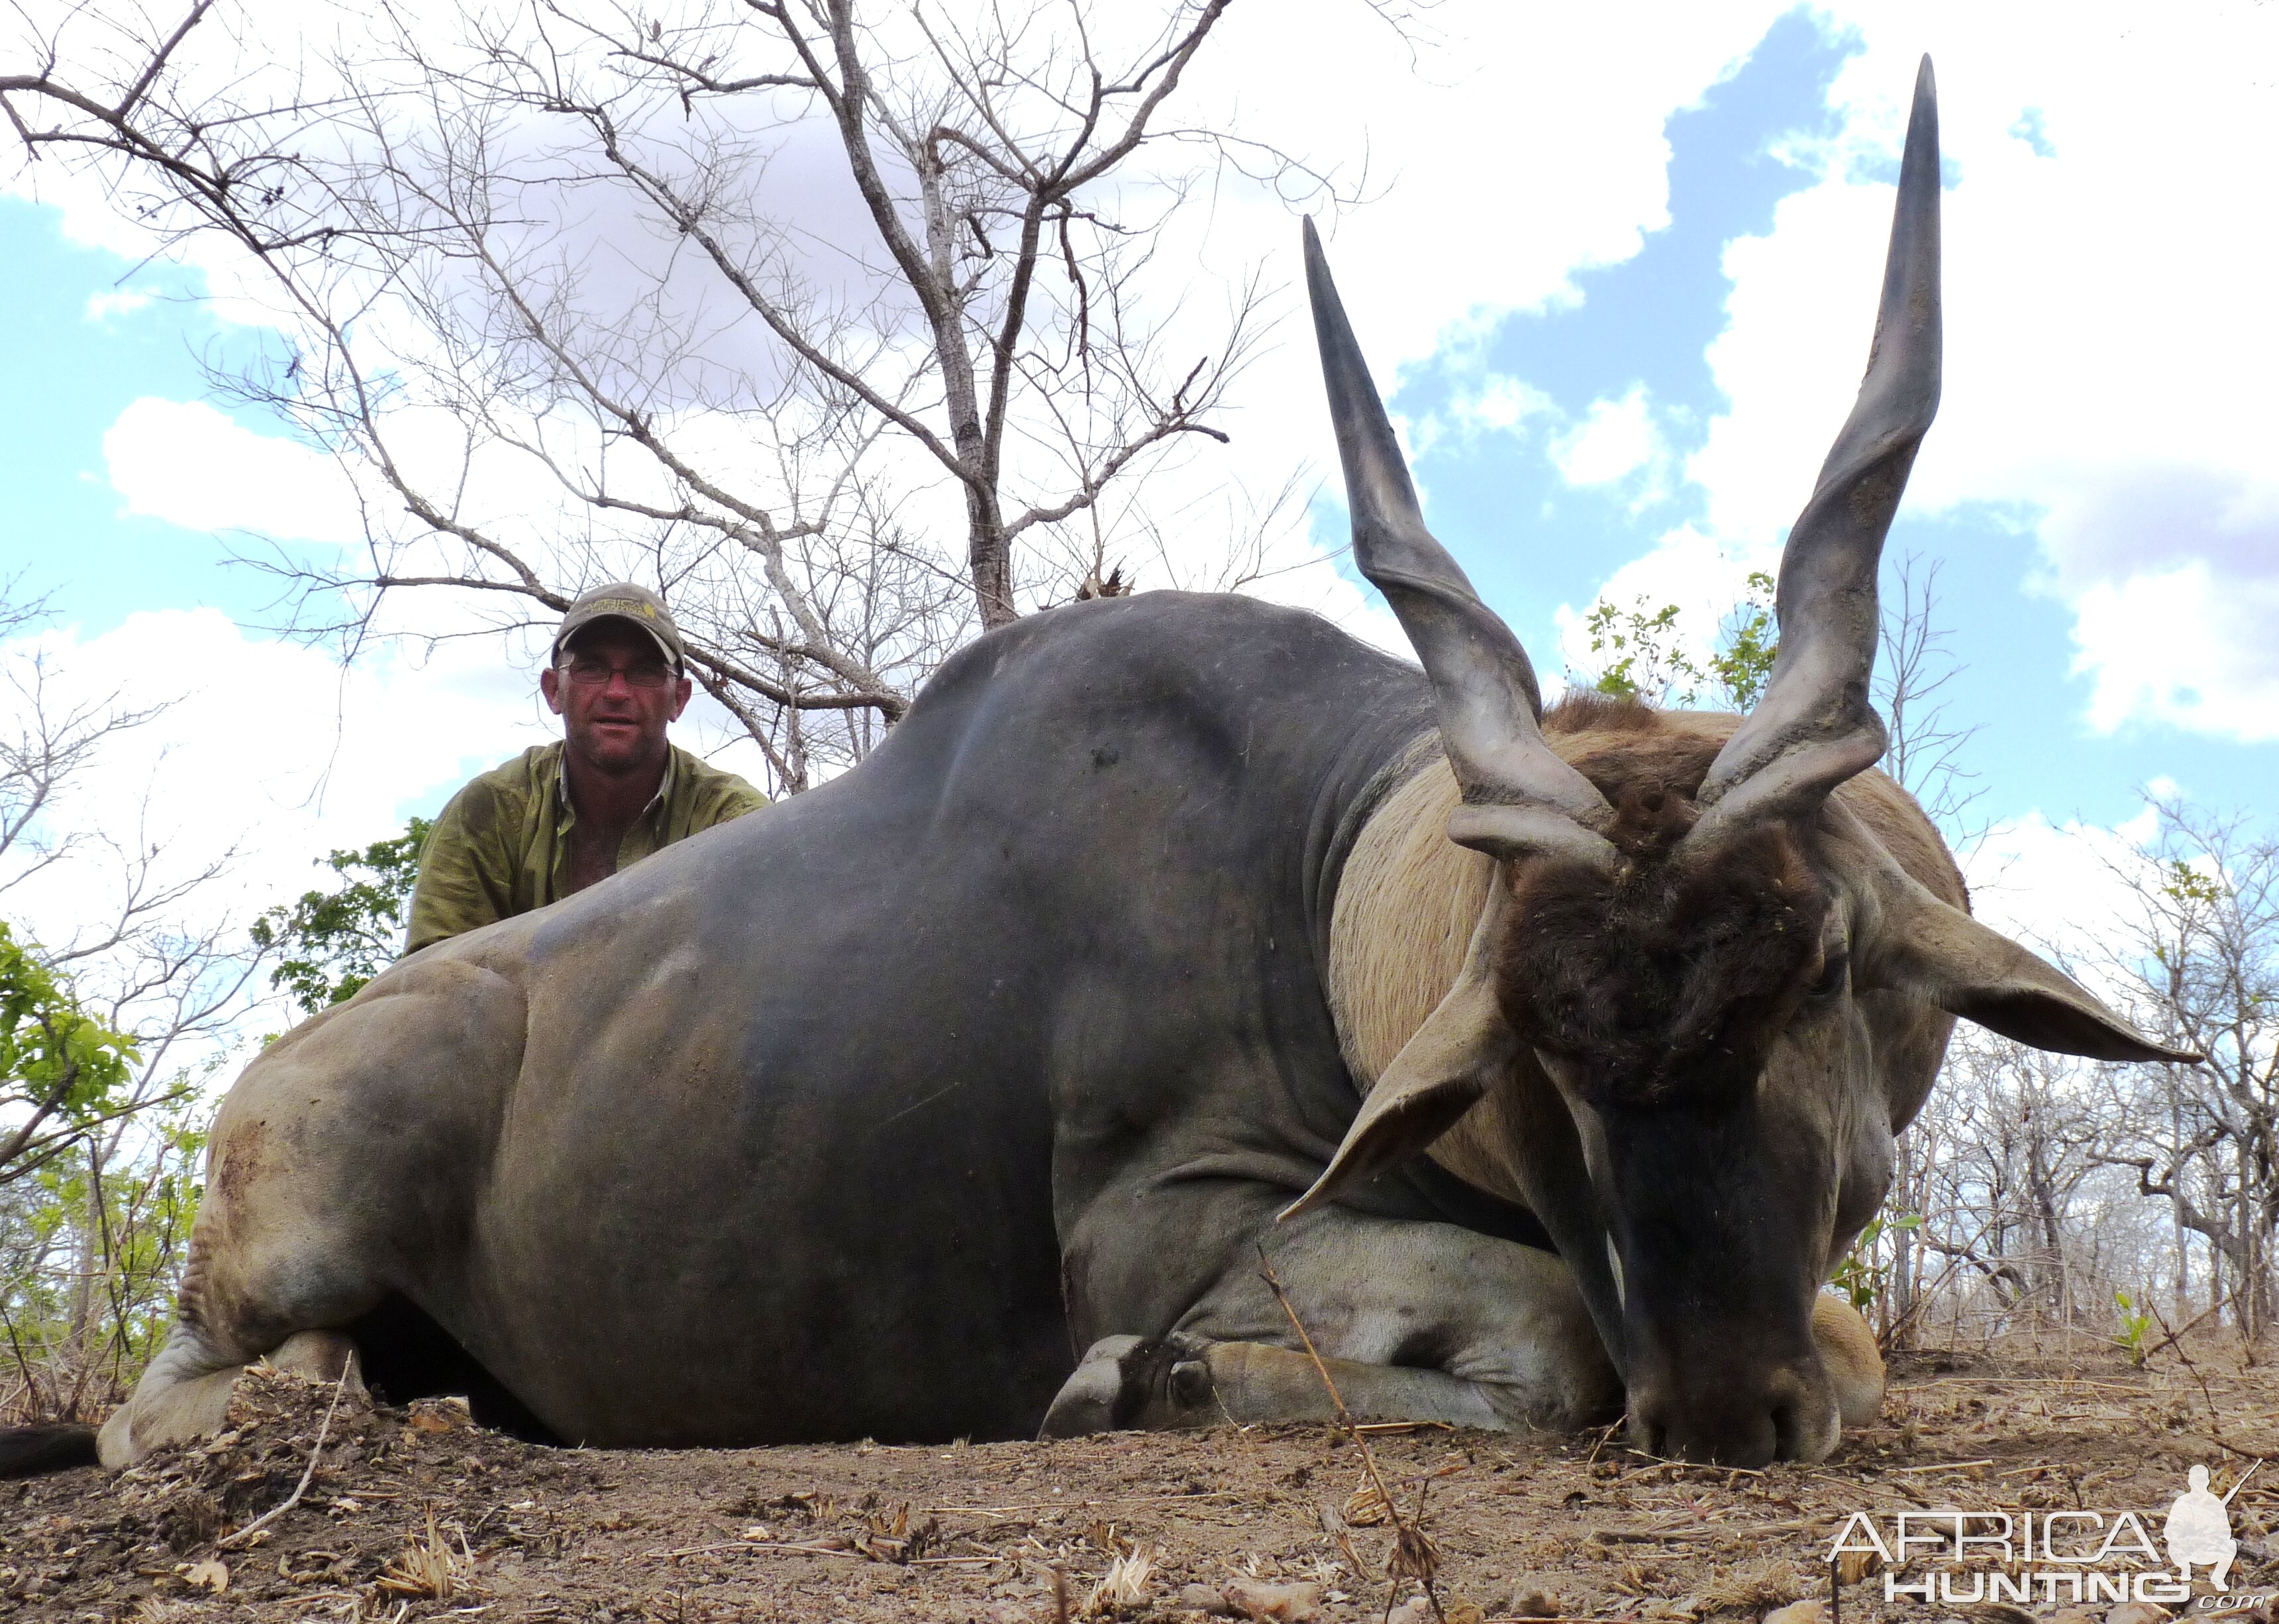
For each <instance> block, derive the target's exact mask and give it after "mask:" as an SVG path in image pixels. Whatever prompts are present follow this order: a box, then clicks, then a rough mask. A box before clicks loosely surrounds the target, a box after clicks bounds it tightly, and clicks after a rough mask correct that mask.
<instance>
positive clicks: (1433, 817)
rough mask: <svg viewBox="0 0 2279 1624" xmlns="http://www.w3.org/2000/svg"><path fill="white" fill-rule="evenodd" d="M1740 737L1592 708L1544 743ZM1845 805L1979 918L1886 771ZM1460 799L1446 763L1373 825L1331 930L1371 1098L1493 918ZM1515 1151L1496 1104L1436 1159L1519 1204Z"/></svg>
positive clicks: (1348, 1034)
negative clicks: (1510, 1162)
mask: <svg viewBox="0 0 2279 1624" xmlns="http://www.w3.org/2000/svg"><path fill="white" fill-rule="evenodd" d="M1739 723H1740V718H1739V717H1738V716H1727V715H1723V714H1721V713H1717V712H1711V711H1693V710H1651V709H1646V708H1645V707H1643V706H1635V705H1614V704H1606V705H1601V704H1595V703H1585V704H1581V705H1576V706H1572V707H1571V708H1569V709H1567V710H1566V711H1565V712H1564V714H1562V711H1561V710H1557V709H1554V711H1553V712H1552V713H1551V714H1550V716H1548V717H1546V723H1545V737H1546V739H1547V740H1548V742H1549V743H1550V745H1551V747H1552V748H1553V749H1554V750H1555V751H1557V752H1558V753H1559V755H1562V756H1563V757H1564V758H1565V759H1567V760H1568V761H1569V762H1574V763H1576V764H1577V766H1580V767H1584V768H1585V770H1587V769H1588V766H1589V763H1590V762H1592V760H1593V759H1594V758H1596V757H1598V756H1600V755H1607V754H1615V753H1623V754H1635V753H1638V752H1640V751H1649V752H1651V751H1657V750H1662V751H1668V750H1681V751H1699V750H1701V749H1704V748H1705V747H1707V749H1709V750H1710V751H1711V752H1712V753H1714V750H1715V747H1716V746H1718V745H1721V744H1723V742H1724V740H1725V739H1726V738H1728V737H1729V736H1730V734H1731V732H1732V731H1733V729H1734V728H1735V727H1736V726H1738V724H1739ZM1562 724H1564V725H1562ZM1836 793H1837V794H1838V797H1840V798H1841V800H1842V801H1843V803H1844V805H1845V807H1847V808H1849V809H1850V810H1851V811H1852V812H1853V813H1854V814H1855V815H1857V816H1859V818H1860V819H1861V822H1863V823H1866V824H1867V825H1868V829H1869V831H1871V832H1872V833H1874V835H1875V836H1876V839H1879V840H1880V841H1882V842H1883V844H1884V849H1885V850H1887V851H1889V852H1890V853H1891V855H1892V856H1893V858H1895V859H1896V860H1897V861H1898V862H1899V866H1900V867H1901V868H1902V869H1906V870H1907V873H1908V874H1910V875H1911V876H1913V877H1915V879H1916V880H1917V881H1918V882H1920V883H1921V884H1922V885H1923V886H1924V887H1925V888H1926V889H1928V890H1929V891H1930V892H1931V894H1932V895H1934V896H1936V897H1938V898H1939V899H1941V900H1944V901H1947V902H1951V903H1953V904H1954V905H1956V906H1957V907H1964V908H1967V907H1968V892H1966V890H1965V889H1964V887H1963V884H1962V876H1961V872H1960V871H1959V870H1958V869H1956V868H1955V866H1954V860H1953V858H1952V857H1950V856H1949V855H1948V854H1947V851H1946V846H1945V842H1944V841H1942V840H1941V839H1939V838H1938V831H1936V830H1935V829H1933V828H1932V826H1931V823H1930V820H1929V819H1928V818H1926V817H1925V816H1923V814H1922V808H1919V807H1917V806H1916V804H1915V799H1914V797H1912V796H1910V795H1909V794H1908V793H1907V792H1906V791H1905V790H1903V789H1901V788H1900V787H1899V785H1896V784H1894V783H1893V782H1891V779H1890V778H1887V777H1886V776H1884V774H1883V773H1882V772H1880V771H1877V770H1873V769H1870V770H1868V771H1867V772H1864V773H1861V775H1860V776H1859V777H1858V778H1853V779H1851V780H1850V781H1848V782H1847V783H1845V784H1844V785H1841V786H1840V787H1839V788H1838V790H1837V792H1836ZM1461 799H1462V797H1461V796H1460V794H1459V793H1458V791H1457V788H1456V778H1455V774H1454V772H1452V771H1451V770H1449V767H1448V763H1447V761H1446V758H1445V757H1442V756H1438V755H1436V756H1434V757H1433V758H1432V759H1431V761H1429V762H1427V763H1426V764H1425V765H1424V766H1423V768H1422V769H1420V770H1418V771H1417V772H1416V774H1415V776H1413V777H1412V778H1409V779H1408V781H1407V782H1406V783H1405V784H1403V785H1400V788H1398V789H1397V790H1395V791H1394V792H1393V793H1392V794H1390V795H1388V796H1386V797H1385V801H1384V803H1383V804H1382V805H1381V806H1380V807H1379V808H1377V811H1376V812H1375V813H1374V814H1373V815H1371V816H1370V820H1369V822H1368V823H1366V824H1365V825H1364V826H1363V827H1362V832H1361V835H1360V838H1359V839H1356V840H1355V841H1354V848H1353V851H1352V853H1351V854H1350V855H1349V856H1348V857H1347V860H1346V867H1345V872H1344V873H1343V875H1342V876H1340V877H1339V882H1338V895H1337V902H1336V904H1335V906H1334V908H1332V910H1331V917H1330V963H1329V993H1330V1007H1331V1011H1332V1012H1333V1014H1334V1015H1335V1016H1336V1019H1337V1023H1338V1041H1339V1046H1340V1047H1341V1048H1342V1049H1343V1051H1344V1053H1345V1059H1346V1064H1347V1066H1348V1067H1350V1068H1351V1069H1352V1070H1353V1074H1354V1079H1355V1080H1356V1081H1358V1082H1359V1083H1360V1084H1362V1087H1363V1088H1364V1089H1367V1088H1369V1087H1370V1086H1372V1085H1374V1084H1375V1083H1376V1082H1377V1079H1378V1078H1379V1077H1381V1076H1384V1075H1385V1068H1386V1067H1388V1066H1390V1065H1391V1064H1392V1063H1393V1056H1394V1055H1396V1054H1398V1053H1400V1046H1402V1045H1403V1044H1405V1043H1407V1042H1408V1039H1409V1038H1410V1037H1412V1036H1413V1035H1414V1034H1415V1033H1416V1029H1417V1028H1418V1027H1420V1026H1422V1025H1423V1023H1424V1021H1425V1018H1426V1017H1427V1016H1429V1015H1431V1013H1432V1011H1433V1010H1434V1009H1435V1008H1437V1007H1439V1002H1440V1000H1442V999H1443V998H1445V997H1446V996H1447V992H1448V989H1449V988H1450V987H1451V986H1452V985H1454V983H1455V979H1456V973H1457V971H1458V970H1460V969H1462V967H1463V962H1464V951H1465V948H1466V947H1467V946H1469V943H1470V941H1471V936H1472V928H1473V926H1474V925H1476V924H1477V923H1478V922H1479V916H1480V910H1481V909H1482V908H1484V907H1485V906H1486V902H1487V895H1488V885H1489V884H1490V882H1491V880H1492V877H1493V874H1494V869H1495V864H1494V862H1493V861H1492V860H1491V859H1490V858H1488V857H1485V856H1484V855H1482V854H1479V853H1477V852H1473V851H1469V850H1467V849H1465V848H1464V847H1462V846H1458V845H1456V844H1455V843H1454V841H1452V840H1450V839H1448V833H1447V829H1448V815H1449V814H1450V813H1451V812H1453V811H1454V810H1455V808H1456V807H1457V806H1458V805H1459V804H1460V801H1461ZM1940 1030H1944V1029H1943V1028H1941V1029H1940ZM1509 1143H1510V1139H1509V1135H1508V1130H1507V1127H1506V1124H1505V1122H1504V1120H1503V1115H1502V1111H1501V1107H1500V1100H1499V1099H1498V1097H1497V1095H1496V1093H1495V1092H1490V1093H1489V1095H1488V1097H1487V1098H1485V1099H1482V1100H1481V1101H1480V1103H1479V1104H1478V1105H1477V1106H1476V1107H1473V1108H1472V1110H1471V1111H1469V1113H1467V1114H1466V1115H1465V1116H1464V1117H1463V1118H1462V1120H1461V1121H1460V1122H1458V1123H1457V1124H1456V1125H1455V1127H1454V1128H1453V1129H1451V1130H1449V1131H1448V1132H1447V1133H1446V1135H1444V1136H1443V1137H1442V1138H1440V1139H1439V1141H1438V1142H1437V1143H1435V1144H1434V1145H1432V1147H1431V1151H1430V1152H1429V1154H1430V1155H1431V1158H1432V1159H1433V1160H1434V1161H1437V1162H1439V1164H1440V1165H1441V1166H1442V1167H1444V1168H1447V1170H1448V1171H1450V1172H1451V1173H1454V1174H1455V1175H1456V1176H1458V1177H1460V1178H1462V1179H1465V1180H1467V1181H1468V1182H1469V1183H1471V1184H1476V1185H1477V1186H1479V1187H1480V1188H1482V1189H1485V1190H1489V1191H1493V1192H1495V1193H1496V1194H1498V1195H1500V1196H1502V1197H1503V1198H1504V1199H1507V1200H1513V1201H1517V1200H1520V1199H1521V1196H1520V1193H1519V1189H1518V1185H1517V1183H1516V1180H1515V1178H1514V1176H1512V1175H1511V1173H1510V1172H1509V1171H1508V1168H1507V1165H1506V1153H1505V1152H1504V1150H1503V1149H1502V1148H1501V1147H1503V1146H1505V1145H1508V1144H1509Z"/></svg>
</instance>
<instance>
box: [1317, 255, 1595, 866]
mask: <svg viewBox="0 0 2279 1624" xmlns="http://www.w3.org/2000/svg"><path fill="white" fill-rule="evenodd" d="M1305 239H1306V287H1307V290H1308V293H1309V294H1310V295H1312V298H1313V304H1314V336H1315V338H1316V341H1317V342H1318V343H1319V345H1320V347H1321V352H1322V379H1323V381H1324V383H1325V384H1326V385H1327V386H1328V388H1329V396H1330V418H1331V422H1332V423H1333V424H1334V425H1336V428H1337V435H1338V458H1339V462H1340V463H1342V464H1343V465H1344V468H1345V478H1346V502H1347V507H1348V508H1350V509H1352V513H1353V536H1354V563H1356V564H1358V565H1359V566H1360V568H1361V572H1362V574H1363V575H1364V576H1366V577H1368V578H1369V579H1370V581H1372V582H1374V583H1375V584H1376V586H1377V589H1378V590H1379V591H1381V592H1382V593H1384V594H1385V601H1387V602H1389V603H1391V604H1392V605H1393V613H1394V614H1395V615H1396V616H1398V617H1400V626H1401V630H1402V631H1404V632H1407V633H1408V641H1409V644H1410V646H1411V647H1414V648H1415V649H1416V655H1417V658H1418V659H1419V660H1421V661H1423V665H1424V674H1425V675H1426V676H1427V677H1429V678H1431V683H1432V693H1433V696H1434V698H1435V699H1436V700H1437V701H1438V702H1439V716H1440V739H1441V743H1442V746H1443V747H1444V748H1445V749H1446V751H1447V754H1448V763H1449V765H1450V766H1451V767H1453V768H1454V770H1455V774H1456V782H1457V784H1458V785H1459V786H1460V787H1461V788H1462V791H1463V796H1464V802H1465V804H1464V806H1463V807H1462V808H1459V809H1458V810H1457V812H1456V813H1455V815H1454V816H1453V817H1452V818H1451V819H1450V820H1449V824H1448V833H1449V837H1450V838H1451V839H1454V840H1456V841H1459V842H1460V843H1462V844H1463V845H1466V846H1475V847H1477V848H1478V849H1481V850H1484V851H1488V852H1492V853H1493V854H1496V855H1499V856H1517V855H1520V854H1524V853H1544V852H1556V853H1558V854H1561V855H1562V856H1566V857H1570V858H1574V859H1578V860H1580V861H1583V862H1589V863H1591V864H1592V865H1593V866H1596V867H1607V866H1610V865H1611V864H1612V863H1613V862H1615V850H1614V847H1613V846H1609V845H1608V843H1607V841H1606V839H1605V838H1604V834H1603V831H1604V830H1605V829H1606V828H1607V827H1608V825H1609V824H1610V823H1612V822H1613V820H1614V812H1613V809H1612V808H1610V807H1608V804H1607V801H1606V798H1605V797H1604V796H1603V795H1601V794H1600V793H1599V791H1598V789H1597V787H1596V786H1595V785H1592V782H1591V781H1590V780H1589V779H1588V778H1585V777H1584V776H1583V775H1582V774H1581V773H1579V772H1577V771H1576V770H1575V769H1574V768H1572V767H1570V766H1569V765H1568V764H1567V763H1566V762H1564V761H1562V760H1561V759H1560V758H1559V757H1558V756H1557V755H1554V754H1553V752H1552V750H1551V747H1550V746H1549V745H1547V744H1546V743H1545V742H1544V739H1543V730H1542V728H1541V726H1540V725H1539V724H1540V721H1541V717H1542V714H1543V699H1542V694H1541V691H1540V690H1539V688H1538V687H1537V686H1536V681H1535V668H1534V667H1533V666H1532V665H1531V664H1530V663H1528V658H1527V650H1526V649H1524V648H1523V647H1521V646H1520V642H1519V640H1518V639H1517V638H1516V637H1515V636H1513V635H1512V632H1511V628H1510V627H1508V626H1507V625H1505V624H1504V623H1503V622H1502V620H1500V618H1498V617H1497V616H1496V614H1495V612H1494V611H1493V610H1492V609H1489V608H1488V607H1487V605H1485V603H1482V602H1481V601H1480V600H1479V594H1477V593H1475V592H1474V591H1473V590H1472V584H1471V582H1470V581H1469V579H1468V578H1466V577H1465V575H1464V571H1463V570H1462V568H1461V567H1460V566H1459V565H1458V564H1457V563H1456V561H1455V560H1454V558H1451V557H1450V556H1449V555H1448V552H1447V549H1446V548H1443V547H1442V546H1441V545H1440V544H1439V542H1438V541H1436V540H1433V538H1432V532H1431V531H1429V530H1427V529H1426V528H1425V527H1424V516H1423V512H1422V511H1421V510H1420V509H1418V507H1417V503H1416V487H1415V486H1413V485H1411V484H1410V483H1409V479H1408V465H1407V464H1406V463H1404V462H1403V461H1402V460H1401V456H1400V442H1399V441H1398V440H1395V439H1394V438H1393V423H1392V420H1391V419H1390V418H1388V417H1386V416H1385V402H1384V401H1383V400H1382V399H1380V398H1379V396H1378V395H1377V386H1376V384H1375V383H1374V382H1372V381H1371V380H1370V375H1369V365H1368V364H1367V363H1366V362H1365V361H1363V360H1362V353H1361V346H1360V345H1359V344H1358V343H1357V342H1355V341H1354V334H1353V327H1352V325H1351V324H1350V323H1348V322H1347V320H1346V312H1345V306H1344V305H1343V304H1341V303H1339V300H1338V290H1337V287H1336V286H1335V284H1333V283H1332V282H1331V280H1330V267H1329V264H1328V262H1327V261H1326V260H1324V258H1323V257H1322V242H1321V238H1320V237H1319V236H1318V235H1316V233H1315V231H1314V222H1313V221H1312V220H1310V219H1309V220H1308V221H1307V222H1306V227H1305Z"/></svg>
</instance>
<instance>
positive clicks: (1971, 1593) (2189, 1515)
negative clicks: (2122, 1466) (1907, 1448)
mask: <svg viewBox="0 0 2279 1624" xmlns="http://www.w3.org/2000/svg"><path fill="white" fill-rule="evenodd" d="M2261 1464H2262V1463H2261V1462H2260V1461H2258V1462H2256V1463H2255V1465H2256V1466H2260V1465H2261ZM2254 1471H2255V1466H2251V1467H2248V1469H2247V1471H2246V1472H2245V1473H2243V1474H2242V1475H2240V1478H2239V1481H2238V1482H2235V1483H2233V1484H2232V1486H2231V1488H2230V1489H2229V1491H2227V1492H2226V1493H2225V1494H2224V1495H2223V1496H2222V1497H2221V1498H2218V1497H2217V1495H2216V1494H2215V1493H2214V1491H2213V1490H2210V1489H2209V1487H2208V1469H2207V1467H2204V1466H2196V1467H2193V1468H2192V1469H2191V1473H2190V1474H2189V1475H2188V1478H2187V1484H2186V1487H2185V1490H2184V1491H2183V1493H2182V1494H2180V1495H2178V1496H2177V1497H2176V1498H2175V1503H2174V1504H2173V1505H2170V1506H2169V1508H2168V1516H2167V1518H2166V1519H2165V1521H2162V1522H2161V1524H2160V1533H2161V1536H2162V1537H2161V1540H2160V1542H2157V1543H2156V1542H2155V1541H2154V1539H2153V1537H2152V1530H2151V1528H2148V1527H2147V1526H2146V1521H2147V1519H2148V1518H2149V1517H2151V1516H2153V1515H2155V1514H2156V1513H2137V1512H2133V1511H2045V1512H2000V1511H1964V1510H1960V1509H1950V1510H1939V1511H1904V1512H1894V1513H1887V1514H1884V1515H1880V1516H1879V1515H1876V1514H1875V1513H1868V1512H1853V1513H1852V1515H1851V1517H1850V1518H1849V1519H1848V1520H1846V1521H1845V1524H1844V1527H1843V1528H1842V1529H1841V1530H1840V1531H1839V1532H1838V1534H1837V1536H1836V1537H1835V1539H1834V1540H1833V1541H1832V1542H1831V1543H1830V1545H1829V1547H1828V1556H1827V1559H1828V1561H1829V1562H1830V1564H1836V1563H1838V1562H1839V1561H1840V1560H1841V1559H1843V1558H1844V1557H1846V1556H1852V1557H1855V1558H1857V1557H1865V1556H1873V1557H1876V1558H1877V1559H1879V1560H1880V1562H1881V1564H1882V1567H1883V1571H1884V1600H1885V1601H1887V1602H1896V1601H1899V1600H1900V1599H1902V1598H1912V1599H1915V1600H1916V1601H1920V1602H1922V1603H1923V1604H1925V1605H1932V1606H1955V1605H1968V1604H1970V1603H1974V1602H2009V1603H2012V1604H2014V1605H2018V1606H2031V1605H2043V1606H2050V1605H2057V1604H2060V1603H2069V1604H2073V1605H2095V1604H2097V1603H2101V1602H2113V1603H2118V1602H2124V1601H2142V1602H2155V1603H2160V1604H2162V1605H2175V1604H2177V1603H2180V1602H2186V1601H2190V1600H2191V1594H2192V1592H2191V1583H2192V1576H2193V1570H2194V1569H2195V1568H2198V1567H2205V1568H2206V1569H2207V1570H2208V1571H2207V1573H2206V1575H2205V1576H2206V1579H2207V1581H2208V1582H2209V1583H2211V1584H2213V1585H2214V1586H2215V1587H2216V1588H2217V1589H2218V1590H2221V1589H2222V1587H2223V1584H2224V1582H2225V1580H2226V1579H2228V1578H2229V1576H2230V1573H2231V1565H2232V1563H2233V1561H2234V1560H2235V1559H2237V1556H2238V1554H2239V1542H2238V1541H2237V1539H2235V1538H2233V1537H2232V1533H2231V1497H2232V1496H2233V1495H2236V1494H2237V1493H2238V1492H2239V1490H2240V1489H2241V1487H2242V1485H2244V1483H2245V1482H2247V1479H2248V1477H2249V1476H2251V1475H2253V1473H2254ZM2163 1545H2165V1547H2166V1549H2165V1551H2164V1550H2163Z"/></svg>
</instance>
